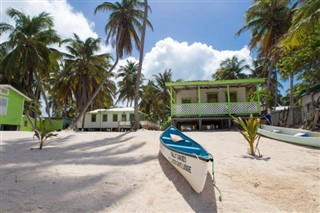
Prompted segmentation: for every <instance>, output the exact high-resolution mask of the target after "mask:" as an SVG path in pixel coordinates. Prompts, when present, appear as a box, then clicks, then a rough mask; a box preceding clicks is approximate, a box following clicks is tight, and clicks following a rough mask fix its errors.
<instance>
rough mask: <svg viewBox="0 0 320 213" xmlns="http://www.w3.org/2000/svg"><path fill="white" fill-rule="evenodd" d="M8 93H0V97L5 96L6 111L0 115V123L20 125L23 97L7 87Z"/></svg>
mask: <svg viewBox="0 0 320 213" xmlns="http://www.w3.org/2000/svg"><path fill="white" fill-rule="evenodd" d="M8 90H9V94H8V95H4V94H2V93H0V97H4V98H7V112H6V114H3V115H0V124H2V125H16V126H20V124H21V120H22V114H23V107H24V98H23V97H22V96H21V95H20V94H18V93H17V92H15V91H14V90H11V89H10V88H8Z"/></svg>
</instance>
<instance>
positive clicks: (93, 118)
mask: <svg viewBox="0 0 320 213" xmlns="http://www.w3.org/2000/svg"><path fill="white" fill-rule="evenodd" d="M96 120H97V115H96V114H92V115H91V122H96Z"/></svg>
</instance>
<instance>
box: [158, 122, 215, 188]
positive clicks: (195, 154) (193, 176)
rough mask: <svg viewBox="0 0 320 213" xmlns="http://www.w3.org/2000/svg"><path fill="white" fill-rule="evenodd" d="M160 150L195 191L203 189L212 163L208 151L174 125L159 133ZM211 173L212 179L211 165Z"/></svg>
mask: <svg viewBox="0 0 320 213" xmlns="http://www.w3.org/2000/svg"><path fill="white" fill-rule="evenodd" d="M160 151H161V153H162V154H163V155H164V157H165V158H166V159H167V160H168V161H169V162H170V163H171V164H172V165H173V166H174V167H175V168H176V169H177V170H178V171H179V172H180V173H181V174H182V175H183V177H184V178H185V179H186V180H187V181H188V182H189V184H190V185H191V187H192V188H193V189H194V190H195V191H196V192H198V193H200V192H201V191H202V190H203V188H204V185H205V182H206V178H207V174H208V171H209V168H210V165H213V156H212V155H211V154H210V153H208V152H207V151H206V150H205V149H204V148H203V147H202V146H201V145H200V144H198V143H197V142H195V141H194V140H192V139H191V138H189V137H187V136H186V135H184V134H183V133H182V132H180V131H179V130H178V129H176V128H175V127H174V126H170V127H169V128H168V129H166V130H165V131H164V132H163V133H162V134H161V136H160ZM212 175H213V176H212V177H213V180H214V173H213V167H212Z"/></svg>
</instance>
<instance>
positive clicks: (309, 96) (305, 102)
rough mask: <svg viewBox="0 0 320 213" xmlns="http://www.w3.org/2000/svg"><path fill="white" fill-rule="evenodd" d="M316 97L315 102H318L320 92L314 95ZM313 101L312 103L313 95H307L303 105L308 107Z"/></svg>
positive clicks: (304, 97) (303, 99) (303, 98)
mask: <svg viewBox="0 0 320 213" xmlns="http://www.w3.org/2000/svg"><path fill="white" fill-rule="evenodd" d="M313 97H314V101H317V100H318V98H319V97H320V92H318V93H316V94H314V95H313ZM311 102H312V101H311V94H309V95H305V96H303V97H302V105H303V106H305V105H308V104H310V103H311Z"/></svg>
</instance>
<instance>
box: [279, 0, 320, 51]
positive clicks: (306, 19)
mask: <svg viewBox="0 0 320 213" xmlns="http://www.w3.org/2000/svg"><path fill="white" fill-rule="evenodd" d="M300 2H301V6H300V7H299V8H298V10H297V11H296V12H295V13H294V16H293V20H292V24H291V26H290V28H289V30H288V32H287V34H286V35H285V36H284V38H283V40H282V41H281V47H282V48H284V49H286V50H288V49H293V48H295V47H297V46H300V45H302V42H303V39H304V38H305V37H306V36H308V34H309V33H310V32H312V31H313V29H314V26H315V25H317V24H318V23H319V22H320V1H314V0H304V1H300Z"/></svg>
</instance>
